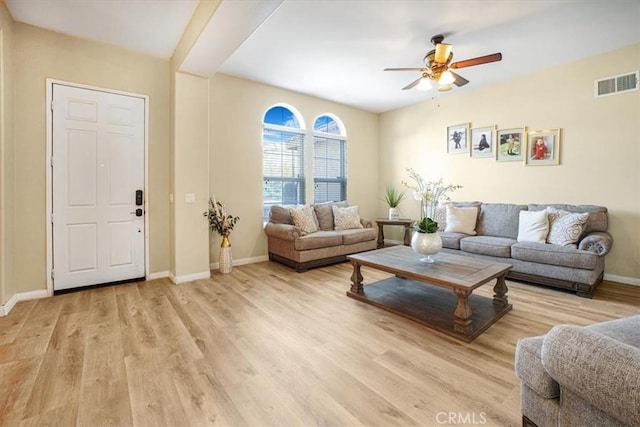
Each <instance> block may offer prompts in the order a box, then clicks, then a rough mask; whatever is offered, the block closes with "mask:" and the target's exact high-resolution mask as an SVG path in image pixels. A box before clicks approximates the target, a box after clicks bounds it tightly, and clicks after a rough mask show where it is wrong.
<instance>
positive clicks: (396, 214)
mask: <svg viewBox="0 0 640 427" xmlns="http://www.w3.org/2000/svg"><path fill="white" fill-rule="evenodd" d="M399 219H400V211H399V210H398V208H389V221H397V220H399Z"/></svg>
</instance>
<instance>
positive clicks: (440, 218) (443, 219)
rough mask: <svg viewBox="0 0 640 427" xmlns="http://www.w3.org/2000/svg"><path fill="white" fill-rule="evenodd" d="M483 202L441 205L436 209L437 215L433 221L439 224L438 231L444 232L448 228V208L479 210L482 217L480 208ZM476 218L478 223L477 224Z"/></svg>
mask: <svg viewBox="0 0 640 427" xmlns="http://www.w3.org/2000/svg"><path fill="white" fill-rule="evenodd" d="M481 205H482V202H447V203H446V204H444V205H439V206H438V207H437V208H436V213H435V214H434V215H433V218H432V219H433V220H434V221H435V222H437V223H438V231H444V230H445V228H447V206H455V207H457V208H470V207H476V208H478V215H480V206H481ZM477 221H478V220H477V218H476V223H477Z"/></svg>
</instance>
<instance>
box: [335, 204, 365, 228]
mask: <svg viewBox="0 0 640 427" xmlns="http://www.w3.org/2000/svg"><path fill="white" fill-rule="evenodd" d="M331 209H332V210H333V223H334V228H335V229H336V230H350V229H352V228H363V227H362V224H361V223H360V214H358V207H357V206H349V207H348V208H339V207H338V206H335V205H334V206H332V207H331Z"/></svg>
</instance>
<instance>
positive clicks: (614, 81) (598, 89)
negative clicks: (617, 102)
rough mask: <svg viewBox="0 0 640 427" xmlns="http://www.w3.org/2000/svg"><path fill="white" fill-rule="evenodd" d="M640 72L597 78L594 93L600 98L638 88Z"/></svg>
mask: <svg viewBox="0 0 640 427" xmlns="http://www.w3.org/2000/svg"><path fill="white" fill-rule="evenodd" d="M639 74H640V73H639V72H638V71H635V72H633V73H628V74H621V75H619V76H613V77H607V78H604V79H600V80H596V81H595V82H594V84H593V91H594V95H595V97H596V98H600V97H601V96H608V95H615V94H618V93H624V92H630V91H632V90H638V77H639Z"/></svg>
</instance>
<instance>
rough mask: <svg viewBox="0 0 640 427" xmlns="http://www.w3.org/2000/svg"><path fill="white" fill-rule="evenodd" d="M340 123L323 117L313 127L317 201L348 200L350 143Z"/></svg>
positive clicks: (314, 187) (325, 116) (314, 199)
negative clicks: (348, 153)
mask: <svg viewBox="0 0 640 427" xmlns="http://www.w3.org/2000/svg"><path fill="white" fill-rule="evenodd" d="M343 135H344V132H343V129H342V127H341V126H340V124H339V123H338V121H337V120H336V119H334V118H333V117H330V116H328V115H323V116H320V117H318V118H317V119H316V121H315V122H314V124H313V201H314V203H322V202H338V201H341V200H346V199H347V150H346V144H347V141H346V140H345V137H344V136H343Z"/></svg>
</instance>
